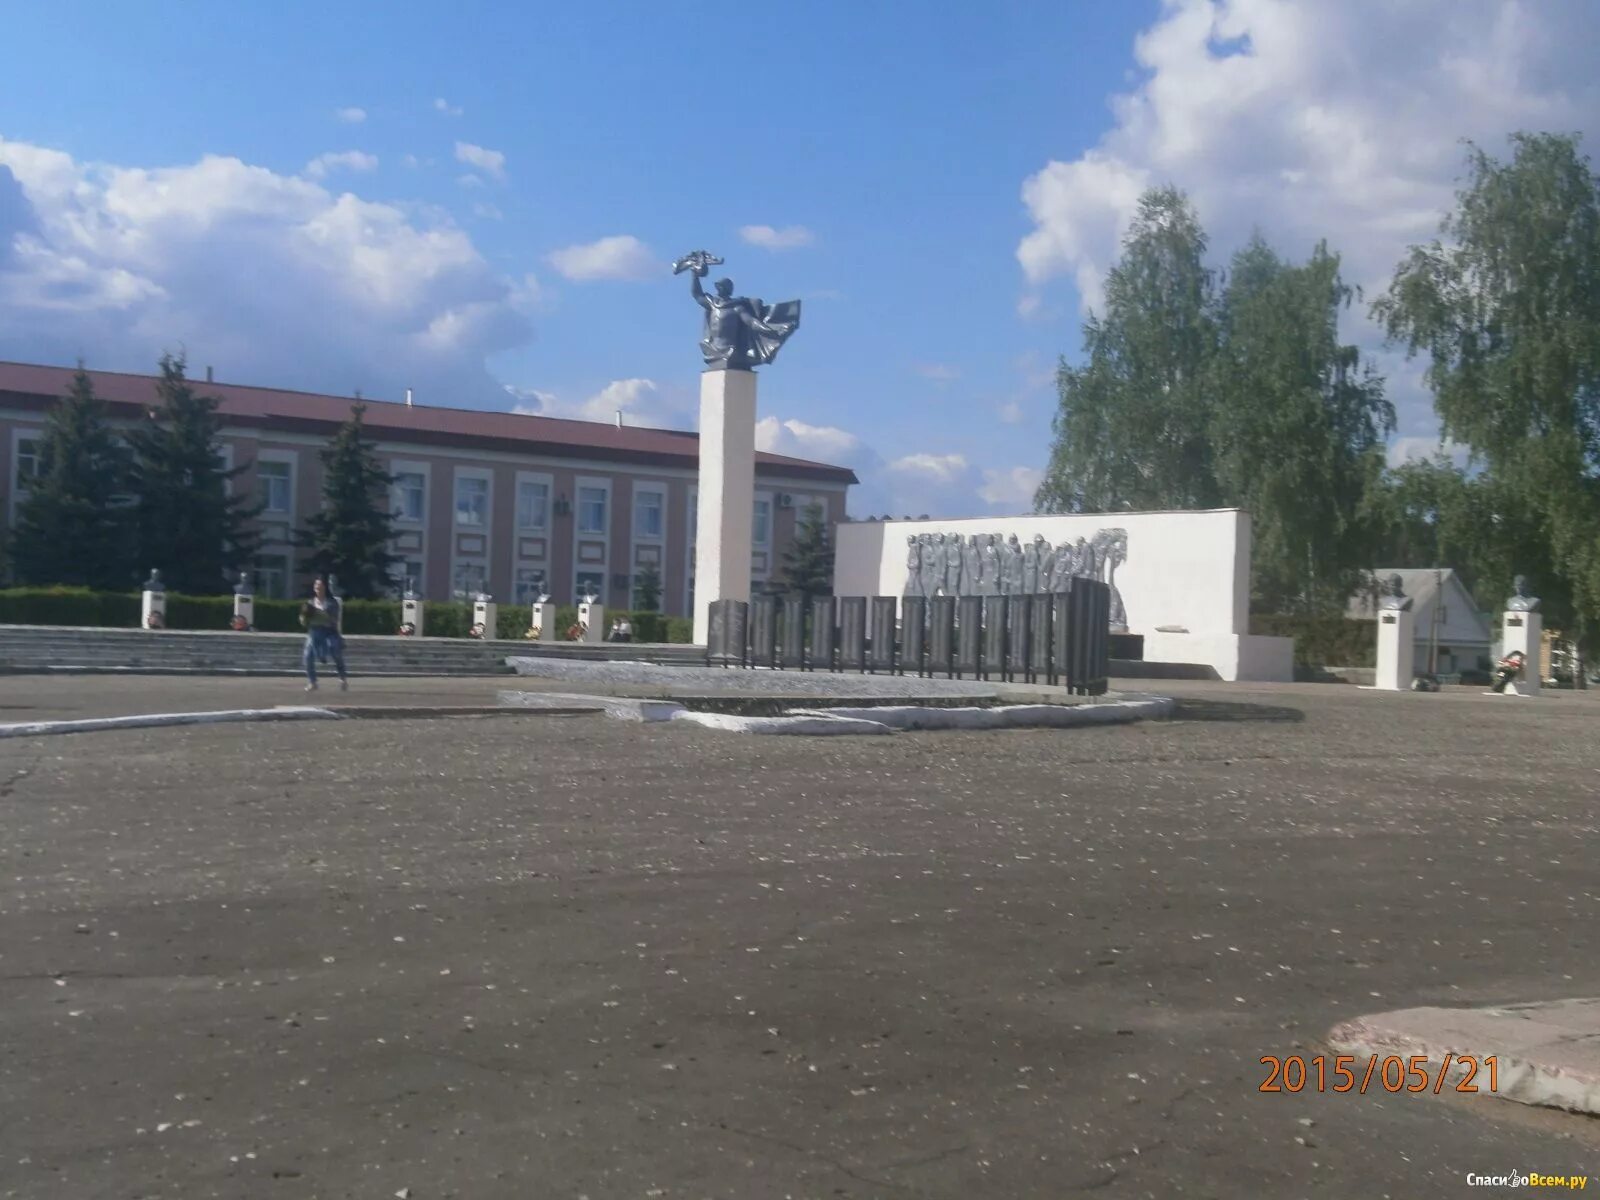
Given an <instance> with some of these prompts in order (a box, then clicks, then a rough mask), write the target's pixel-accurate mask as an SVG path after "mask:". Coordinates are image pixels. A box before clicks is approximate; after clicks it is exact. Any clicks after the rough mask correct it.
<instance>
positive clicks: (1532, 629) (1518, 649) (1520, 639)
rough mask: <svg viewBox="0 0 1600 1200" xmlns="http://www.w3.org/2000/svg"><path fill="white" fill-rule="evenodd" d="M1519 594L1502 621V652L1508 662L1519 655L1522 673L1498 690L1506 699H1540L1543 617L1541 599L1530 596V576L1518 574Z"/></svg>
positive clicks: (1507, 605)
mask: <svg viewBox="0 0 1600 1200" xmlns="http://www.w3.org/2000/svg"><path fill="white" fill-rule="evenodd" d="M1515 587H1516V594H1515V595H1513V596H1511V597H1510V598H1509V599H1508V600H1507V601H1506V611H1505V613H1504V614H1503V615H1502V616H1501V618H1500V653H1501V654H1502V655H1503V656H1504V657H1502V658H1501V660H1500V661H1501V662H1505V661H1506V659H1509V658H1510V657H1511V656H1512V655H1514V654H1516V655H1520V656H1521V662H1520V665H1521V667H1522V670H1521V672H1520V674H1519V675H1517V676H1514V677H1512V678H1511V679H1509V680H1508V681H1507V682H1506V683H1505V685H1504V688H1503V689H1501V688H1497V689H1496V690H1498V691H1500V692H1501V694H1502V695H1505V696H1537V695H1538V694H1539V685H1540V682H1541V678H1542V676H1543V673H1544V672H1543V663H1542V662H1541V661H1540V651H1541V650H1542V648H1543V647H1542V635H1543V633H1544V622H1543V618H1542V617H1540V615H1539V597H1537V596H1530V595H1529V594H1528V577H1527V576H1526V575H1518V576H1517V578H1516V581H1515Z"/></svg>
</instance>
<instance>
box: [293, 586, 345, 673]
mask: <svg viewBox="0 0 1600 1200" xmlns="http://www.w3.org/2000/svg"><path fill="white" fill-rule="evenodd" d="M300 624H302V625H304V626H305V627H306V648H305V652H304V654H303V655H302V660H303V661H304V663H305V668H306V691H308V692H314V691H316V690H317V662H318V660H319V659H320V660H321V661H322V662H327V661H328V660H329V659H330V658H331V659H333V665H334V666H335V667H336V668H337V669H338V671H339V690H340V691H341V692H346V691H349V690H350V681H349V680H348V679H347V678H345V671H344V638H342V637H340V636H339V598H338V597H337V596H334V595H333V594H332V593H330V592H329V591H328V585H327V584H326V583H324V582H323V581H322V579H321V578H320V577H319V578H318V579H317V581H316V582H315V583H313V584H312V585H311V599H309V600H307V601H306V602H305V603H304V604H302V605H301V606H300Z"/></svg>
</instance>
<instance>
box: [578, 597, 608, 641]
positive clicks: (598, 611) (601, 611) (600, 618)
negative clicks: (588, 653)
mask: <svg viewBox="0 0 1600 1200" xmlns="http://www.w3.org/2000/svg"><path fill="white" fill-rule="evenodd" d="M578 624H580V625H582V626H583V640H584V641H586V642H603V641H605V640H606V606H605V605H604V604H601V603H600V602H599V601H597V600H594V601H591V600H585V601H584V602H583V603H582V604H580V605H578Z"/></svg>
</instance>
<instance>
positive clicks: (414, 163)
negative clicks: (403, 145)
mask: <svg viewBox="0 0 1600 1200" xmlns="http://www.w3.org/2000/svg"><path fill="white" fill-rule="evenodd" d="M400 164H401V165H402V166H405V167H410V168H411V169H412V170H413V171H414V170H416V169H417V168H418V167H420V166H421V165H422V160H421V159H420V158H418V157H417V156H416V155H415V154H404V155H401V157H400Z"/></svg>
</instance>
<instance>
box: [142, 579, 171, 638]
mask: <svg viewBox="0 0 1600 1200" xmlns="http://www.w3.org/2000/svg"><path fill="white" fill-rule="evenodd" d="M152 616H153V617H154V618H155V620H154V621H152V620H151V619H150V618H151V617H152ZM166 627H167V589H166V587H165V586H164V585H163V584H162V582H161V572H160V571H151V572H150V578H149V579H147V580H145V584H144V593H143V596H142V597H141V599H140V601H139V628H140V629H165V628H166Z"/></svg>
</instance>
